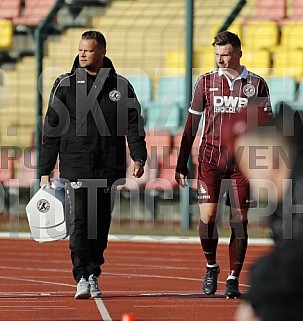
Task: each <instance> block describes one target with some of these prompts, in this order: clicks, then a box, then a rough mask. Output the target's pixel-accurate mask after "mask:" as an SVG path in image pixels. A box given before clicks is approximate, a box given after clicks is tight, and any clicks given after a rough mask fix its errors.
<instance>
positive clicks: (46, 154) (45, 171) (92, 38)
mask: <svg viewBox="0 0 303 321" xmlns="http://www.w3.org/2000/svg"><path fill="white" fill-rule="evenodd" d="M105 55H106V40H105V38H104V36H103V35H102V34H101V33H100V32H98V31H87V32H84V33H83V34H82V37H81V39H80V42H79V55H78V56H77V57H76V59H75V62H74V66H73V68H72V71H71V72H70V73H67V74H64V75H61V76H60V77H59V78H58V79H57V80H56V81H55V83H54V86H53V89H52V92H51V95H50V100H49V106H48V110H47V113H46V118H45V123H44V135H43V143H42V149H41V157H40V167H41V181H40V185H41V186H42V185H46V186H47V187H49V186H50V175H51V172H52V170H53V169H54V167H55V163H56V161H57V158H58V156H59V171H60V177H61V178H63V179H66V182H67V184H66V186H67V192H68V194H69V197H70V200H71V217H70V218H69V220H70V231H69V233H70V242H69V244H70V250H71V259H72V263H73V276H74V278H75V280H76V281H77V283H78V284H77V292H76V294H75V298H76V299H86V298H89V297H99V296H101V291H100V289H99V287H98V281H97V277H99V275H100V274H101V268H100V266H101V265H102V264H103V263H104V257H103V252H104V250H105V248H106V246H107V240H108V232H109V227H110V221H111V212H112V206H111V190H112V187H113V186H115V185H117V184H123V183H124V180H125V176H126V138H127V142H128V146H129V149H130V155H131V158H132V159H133V160H134V169H133V175H134V177H137V178H139V177H141V176H142V175H143V173H144V164H145V161H146V158H147V151H146V143H145V131H144V121H143V118H142V116H141V106H140V104H139V102H138V100H137V97H136V95H135V92H134V89H133V87H132V86H131V84H130V83H129V82H128V81H127V79H125V78H124V77H122V76H120V75H117V73H116V72H115V69H114V67H113V64H112V62H111V60H110V59H109V58H107V57H106V56H105Z"/></svg>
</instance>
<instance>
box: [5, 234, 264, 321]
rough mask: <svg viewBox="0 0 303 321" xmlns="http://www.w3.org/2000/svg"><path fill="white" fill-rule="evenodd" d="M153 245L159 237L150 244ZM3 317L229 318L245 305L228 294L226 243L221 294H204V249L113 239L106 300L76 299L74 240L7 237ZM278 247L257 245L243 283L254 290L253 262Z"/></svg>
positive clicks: (45, 320)
mask: <svg viewBox="0 0 303 321" xmlns="http://www.w3.org/2000/svg"><path fill="white" fill-rule="evenodd" d="M150 240H152V239H150ZM0 250H1V252H0V253H1V263H0V320H7V321H15V320H22V321H29V320H34V321H68V320H73V321H82V320H83V321H95V320H106V321H120V320H121V314H123V313H125V312H128V313H132V314H134V315H135V320H136V321H140V320H142V321H143V320H144V321H157V320H168V321H177V320H178V321H181V320H182V321H223V320H224V321H228V320H233V319H234V313H235V310H236V307H237V305H238V304H239V302H240V300H227V299H225V297H224V295H223V294H224V290H225V280H226V276H227V273H228V248H227V245H225V244H219V247H218V261H219V263H220V266H221V274H220V275H219V287H218V292H217V293H216V295H215V296H211V297H207V296H205V295H204V294H202V292H201V279H202V277H203V275H204V270H205V268H204V265H205V263H204V259H203V256H202V251H201V248H200V244H198V243H194V244H181V243H162V242H155V241H154V242H134V241H129V240H124V241H123V240H122V241H121V240H120V241H119V242H117V241H110V242H109V246H108V249H107V251H106V253H105V254H106V262H105V265H104V266H103V273H102V276H101V278H100V280H99V283H100V285H101V288H102V292H103V298H102V299H96V300H93V299H89V300H75V299H74V298H73V296H74V293H75V289H76V284H75V282H74V280H73V278H72V275H71V263H70V259H69V250H68V242H67V241H57V242H51V243H44V244H39V243H36V242H35V241H33V240H30V239H8V238H7V239H5V238H3V239H0ZM268 251H270V246H269V245H268V246H253V245H249V248H248V252H247V258H246V263H245V265H244V269H243V272H242V275H241V279H240V290H241V291H242V292H244V293H245V291H247V289H248V285H247V283H248V270H249V266H250V264H251V263H253V262H255V261H256V259H257V258H258V257H260V256H261V255H263V254H265V253H267V252H268Z"/></svg>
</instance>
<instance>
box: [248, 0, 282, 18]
mask: <svg viewBox="0 0 303 321" xmlns="http://www.w3.org/2000/svg"><path fill="white" fill-rule="evenodd" d="M286 14H287V0H257V1H256V12H255V16H254V19H263V20H271V19H272V20H277V21H279V20H280V19H283V18H286Z"/></svg>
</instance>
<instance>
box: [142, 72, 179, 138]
mask: <svg viewBox="0 0 303 321" xmlns="http://www.w3.org/2000/svg"><path fill="white" fill-rule="evenodd" d="M184 106H185V78H184V77H172V76H162V77H159V79H158V84H157V91H156V99H155V100H154V101H153V102H152V103H150V104H148V105H147V117H146V118H147V119H146V121H147V124H146V128H147V129H148V130H157V129H169V130H170V131H172V132H173V131H175V130H176V129H177V128H178V127H179V126H180V122H181V110H182V108H184Z"/></svg>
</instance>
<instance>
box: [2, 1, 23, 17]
mask: <svg viewBox="0 0 303 321" xmlns="http://www.w3.org/2000/svg"><path fill="white" fill-rule="evenodd" d="M20 12H21V0H1V1H0V18H2V19H12V18H15V17H18V16H20Z"/></svg>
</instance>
